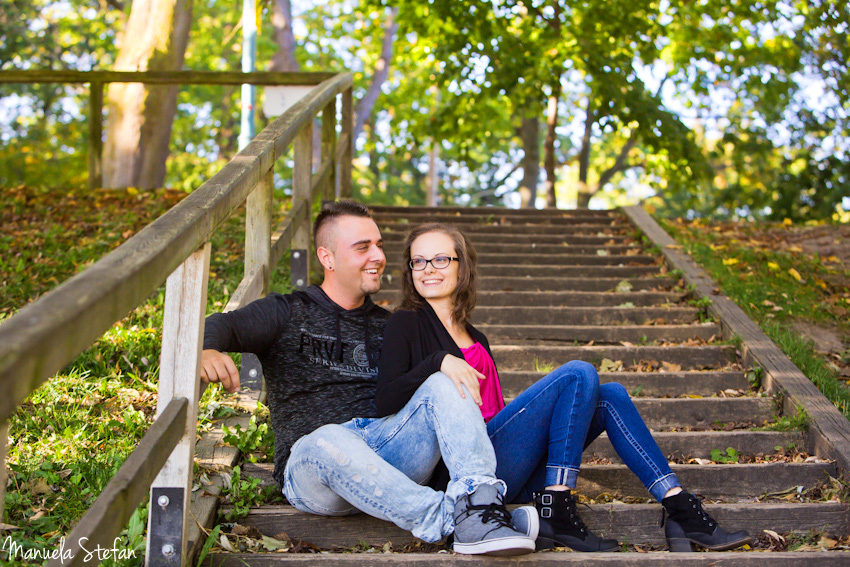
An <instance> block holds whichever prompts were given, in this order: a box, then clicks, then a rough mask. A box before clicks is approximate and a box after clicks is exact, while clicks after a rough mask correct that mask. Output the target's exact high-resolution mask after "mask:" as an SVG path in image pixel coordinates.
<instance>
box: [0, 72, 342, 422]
mask: <svg viewBox="0 0 850 567" xmlns="http://www.w3.org/2000/svg"><path fill="white" fill-rule="evenodd" d="M350 84H351V75H348V74H345V75H340V76H337V77H336V78H334V79H330V80H328V81H326V82H324V83H322V84H321V85H319V86H318V87H316V88H315V89H314V90H313V91H312V92H311V93H310V94H309V95H308V96H307V97H305V98H304V99H302V100H301V101H299V102H298V103H297V104H296V105H295V106H293V107H292V108H290V109H289V110H288V111H287V112H286V113H284V114H283V115H282V116H280V117H279V118H277V119H276V120H275V121H273V122H272V123H271V124H270V125H269V126H268V127H266V128H265V129H264V130H263V131H262V132H260V133H259V134H258V135H257V137H256V138H255V139H254V141H252V142H251V143H250V144H249V145H248V146H247V147H246V148H245V149H243V150H242V151H241V152H239V154H237V155H236V157H234V158H233V159H232V160H231V161H230V162H229V163H228V164H227V165H225V167H224V168H222V170H221V171H219V172H218V173H217V174H216V175H214V176H213V177H212V178H211V179H210V180H208V181H207V182H206V183H204V184H203V185H202V186H201V187H200V188H199V189H198V190H196V191H194V192H193V193H192V194H190V195H189V196H187V197H186V198H185V199H184V200H183V201H181V202H180V203H179V204H177V205H176V206H175V207H173V208H172V209H171V210H170V211H168V212H167V213H165V214H164V215H162V216H161V217H160V218H158V219H157V220H156V221H154V222H153V223H151V224H150V225H148V226H147V227H145V228H144V229H142V230H141V231H140V232H139V233H138V234H136V235H135V236H133V237H131V238H130V239H129V240H128V241H127V242H125V243H124V244H122V245H121V246H119V247H118V248H117V249H116V250H114V251H113V252H111V253H110V254H108V255H107V256H105V257H104V258H102V259H101V260H99V261H98V262H96V263H95V264H94V265H93V266H91V267H90V268H88V269H87V270H85V271H84V272H82V273H80V274H78V275H76V276H74V277H73V278H71V279H69V280H68V281H66V282H65V283H63V284H62V285H60V286H59V287H57V288H56V289H55V290H53V291H52V292H50V293H48V294H46V295H45V296H43V297H42V298H40V299H39V300H37V301H35V302H33V303H31V304H29V305H27V306H26V307H24V308H23V309H21V310H20V311H19V312H18V313H17V314H16V315H15V316H13V317H11V318H10V319H8V320H6V321H4V323H3V325H2V326H0V419H5V418H8V417H9V415H10V414H11V413H12V411H14V409H15V408H16V407H17V405H18V404H19V403H20V402H21V401H23V400H24V399H25V398H26V396H28V395H29V393H30V392H32V391H33V390H34V389H35V388H36V387H38V385H39V384H41V382H43V381H44V380H45V379H47V377H48V376H50V375H52V374H53V373H54V372H56V371H57V370H59V369H60V368H62V367H63V366H64V365H65V364H67V363H68V362H69V361H71V360H73V358H74V357H75V356H76V355H77V354H79V353H80V352H81V351H82V350H83V349H84V348H86V347H88V346H89V345H90V344H91V343H92V342H93V341H94V340H95V339H96V338H97V337H99V336H100V335H102V334H103V333H104V332H105V331H106V330H107V329H109V327H110V326H111V325H112V324H113V323H114V322H115V321H117V320H119V319H121V318H122V317H124V316H125V315H126V314H127V313H128V312H129V311H130V310H131V309H133V308H134V307H136V306H137V305H138V304H139V303H140V302H141V301H143V300H144V299H145V298H146V297H148V295H149V294H150V293H151V292H152V291H153V290H155V289H156V288H157V287H158V286H159V285H160V284H161V283H162V282H163V281H164V280H165V278H166V277H167V276H168V274H170V273H171V272H172V271H173V270H174V269H175V268H176V267H177V266H178V265H179V264H180V263H181V262H182V261H183V260H184V259H185V258H187V257H188V256H189V255H190V254H191V253H193V252H194V251H195V250H196V249H197V248H198V247H200V246H201V245H202V244H203V243H204V242H206V241H208V240H209V239H210V237H211V235H212V234H213V232H214V231H215V230H216V229H217V227H219V226H220V225H221V224H222V223H223V222H224V221H225V220H226V219H227V218H228V217H229V216H230V215H231V214H232V213H233V211H234V210H236V208H237V207H239V205H241V204H242V203H243V202H244V201H245V198H246V197H247V195H248V192H249V191H250V190H251V189H252V188H253V187H254V186H255V185H256V184H257V183H258V182H259V180H260V178H261V177H262V176H263V175H265V173H266V172H267V171H269V169H271V167H272V164H273V163H274V160H275V159H276V157H278V156H279V155H281V154H282V152H283V151H284V150H285V149H286V148H287V147H288V146H289V145H290V143H291V142H292V141H293V139H294V138H295V135H296V134H297V132H298V131H300V130H301V128H302V127H303V125H304V124H307V123H310V124H312V120H313V116H315V114H316V113H317V112H319V111H320V110H321V109H322V108H324V106H326V105H327V103H328V101H329V100H330V99H331V98H332V97H334V96H336V94H337V93H338V92H339V91H340V90H341V89H344V88H347V87H348V86H349V85H350Z"/></svg>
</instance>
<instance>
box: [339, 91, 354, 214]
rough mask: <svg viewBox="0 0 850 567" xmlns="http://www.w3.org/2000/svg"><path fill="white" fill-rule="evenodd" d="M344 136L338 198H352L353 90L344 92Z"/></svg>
mask: <svg viewBox="0 0 850 567" xmlns="http://www.w3.org/2000/svg"><path fill="white" fill-rule="evenodd" d="M342 134H343V136H345V134H348V137H347V140H348V142H347V143H346V146H345V151H344V152H343V154H342V163H340V164H339V177H340V183H339V194H338V195H337V197H344V198H346V199H350V198H351V160H352V159H353V149H354V101H353V100H352V93H351V89H350V88H348V89H345V90H344V91H342Z"/></svg>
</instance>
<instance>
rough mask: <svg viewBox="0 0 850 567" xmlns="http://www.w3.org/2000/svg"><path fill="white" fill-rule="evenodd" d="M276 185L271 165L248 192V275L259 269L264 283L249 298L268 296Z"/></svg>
mask: <svg viewBox="0 0 850 567" xmlns="http://www.w3.org/2000/svg"><path fill="white" fill-rule="evenodd" d="M273 189H274V171H273V170H272V169H269V170H268V171H267V172H266V173H265V175H263V178H262V180H261V181H260V182H259V183H258V184H257V186H256V187H255V188H254V190H253V191H251V193H250V194H249V195H248V199H247V201H246V205H245V208H246V210H245V276H246V278H247V276H248V275H249V274H250V273H251V272H252V271H255V270H259V272H260V283H261V284H262V286H261V288H260V293H259V295H257V296H256V297H252V298H251V299H250V300H249V301H253V300H254V299H257V297H262V296H265V295H266V294H267V293H268V290H269V279H270V277H271V268H272V265H271V264H270V263H269V258H270V257H271V233H272V190H273Z"/></svg>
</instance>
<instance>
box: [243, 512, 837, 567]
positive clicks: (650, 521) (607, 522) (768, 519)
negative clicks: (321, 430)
mask: <svg viewBox="0 0 850 567" xmlns="http://www.w3.org/2000/svg"><path fill="white" fill-rule="evenodd" d="M263 512H264V513H263V514H262V515H257V514H254V513H252V514H251V515H249V516H246V517H245V518H242V519H240V520H239V523H240V524H241V525H243V526H248V527H255V528H257V529H258V530H259V531H260V533H262V534H264V535H268V536H270V537H274V535H276V534H279V533H281V532H285V533H286V534H287V535H288V536H289V537H290V538H292V539H302V540H305V541H309V542H310V543H312V544H314V545H317V546H319V547H321V548H325V549H334V548H337V547H352V546H357V545H359V544H360V543H361V542H363V543H366V544H368V545H377V546H381V545H383V544H384V543H386V542H388V541H390V542H392V543H393V545H394V546H396V547H400V546H403V545H405V544H408V543H411V542H414V541H416V539H415V538H414V537H413V536H412V535H411V534H410V532H407V531H404V530H402V529H401V528H398V527H396V526H395V525H393V524H390V523H389V522H385V521H383V520H378V519H377V518H372V517H370V516H367V515H365V514H358V515H355V516H347V517H326V516H315V515H312V514H306V513H303V512H298V511H296V510H294V509H292V508H289V507H279V508H278V507H275V508H271V507H269V508H267V509H265V510H263ZM708 512H709V513H710V514H711V515H712V516H713V517H714V518H715V519H716V520H717V521H718V522H719V523H720V524H721V525H722V526H723V527H724V528H726V529H727V530H738V529H745V530H748V531H749V532H750V533H754V534H760V533H762V530H764V529H771V530H775V531H777V532H790V531H794V530H800V529H801V526H805V530H806V531H808V530H810V529H812V530H815V531H823V532H824V533H828V534H843V533H847V526H848V524H850V517H848V515H850V511H848V510H847V509H845V507H844V506H843V505H837V506H835V505H826V504H824V505H802V504H794V505H787V506H781V505H777V506H767V505H753V506H729V505H719V504H718V505H712V506H709V507H708ZM581 516H582V518H583V519H584V521H585V523H586V524H587V525H588V527H590V528H591V530H593V531H595V532H597V533H601V534H603V535H605V536H606V537H616V538H617V539H619V540H620V541H628V542H629V543H635V544H652V545H664V544H665V543H666V542H665V539H664V530H663V528H660V527H659V521H660V520H661V506H660V505H658V504H636V505H629V506H628V507H624V506H612V505H607V504H597V505H593V506H591V507H590V508H589V509H588V508H585V507H582V509H581ZM537 555H540V556H541V557H543V556H546V555H548V554H537ZM747 555H749V554H743V556H747ZM556 556H557V557H559V558H561V557H569V555H567V554H557V555H556ZM734 556H735V557H737V556H738V554H734ZM313 557H314V558H315V556H313ZM709 557H710V559H704V561H705V560H709V561H716V560H718V559H719V558H720V557H722V556H717V555H716V554H710V556H709ZM375 558H376V556H374V555H372V556H370V557H369V559H375ZM323 559H324V558H323ZM730 559H731V558H730ZM845 559H846V556H845ZM488 561H491V562H492V561H494V560H493V558H488ZM514 561H515V560H514ZM249 564H250V565H252V566H253V565H255V563H253V562H250V563H249ZM703 565H706V564H705V563H703ZM729 565H730V567H731V566H732V565H737V564H736V563H730V564H729Z"/></svg>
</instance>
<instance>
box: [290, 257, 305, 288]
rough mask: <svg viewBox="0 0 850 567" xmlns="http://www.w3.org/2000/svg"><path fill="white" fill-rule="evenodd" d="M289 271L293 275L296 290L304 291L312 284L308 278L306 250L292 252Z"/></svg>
mask: <svg viewBox="0 0 850 567" xmlns="http://www.w3.org/2000/svg"><path fill="white" fill-rule="evenodd" d="M289 269H290V272H291V274H292V285H294V286H295V288H296V289H304V288H306V287H307V286H308V285H309V284H310V281H309V278H308V277H307V251H306V250H292V252H291V253H290V258H289Z"/></svg>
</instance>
